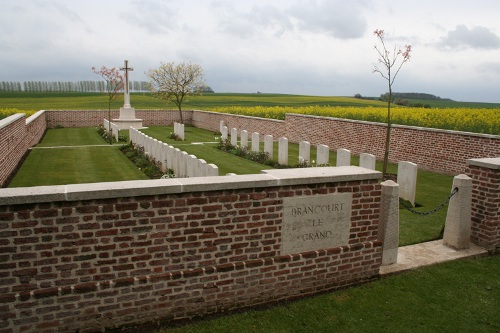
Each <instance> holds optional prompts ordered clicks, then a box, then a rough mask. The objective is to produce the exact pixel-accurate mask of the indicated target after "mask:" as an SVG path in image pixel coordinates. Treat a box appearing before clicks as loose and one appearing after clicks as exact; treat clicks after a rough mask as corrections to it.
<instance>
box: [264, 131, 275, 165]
mask: <svg viewBox="0 0 500 333" xmlns="http://www.w3.org/2000/svg"><path fill="white" fill-rule="evenodd" d="M264 152H266V153H267V154H268V155H269V158H270V159H271V160H272V159H273V136H272V135H269V134H268V135H264Z"/></svg>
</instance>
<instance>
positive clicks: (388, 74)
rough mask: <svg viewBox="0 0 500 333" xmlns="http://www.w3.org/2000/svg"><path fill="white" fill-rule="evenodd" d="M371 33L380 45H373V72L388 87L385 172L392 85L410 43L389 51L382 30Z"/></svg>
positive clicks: (386, 156)
mask: <svg viewBox="0 0 500 333" xmlns="http://www.w3.org/2000/svg"><path fill="white" fill-rule="evenodd" d="M373 34H374V35H375V36H376V37H377V38H378V40H379V42H380V46H378V45H375V50H376V51H377V53H378V56H379V57H378V66H377V65H374V69H373V73H379V74H380V75H381V76H382V77H383V78H384V79H385V80H386V81H387V84H388V87H389V99H388V100H387V132H386V137H385V151H384V166H383V168H382V173H383V174H384V175H385V174H386V173H387V164H388V161H389V149H390V143H391V127H392V120H391V102H392V85H393V83H394V80H395V79H396V76H397V75H398V73H399V70H400V69H401V67H403V65H404V64H405V63H406V62H408V61H410V53H411V45H405V47H404V49H401V48H399V47H397V46H395V47H394V49H393V51H392V52H391V51H389V50H388V49H387V47H386V45H385V41H384V30H379V29H376V30H375V31H374V32H373Z"/></svg>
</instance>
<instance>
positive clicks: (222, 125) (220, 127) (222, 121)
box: [219, 120, 224, 134]
mask: <svg viewBox="0 0 500 333" xmlns="http://www.w3.org/2000/svg"><path fill="white" fill-rule="evenodd" d="M223 127H224V120H221V121H220V122H219V132H221V134H222V128H223Z"/></svg>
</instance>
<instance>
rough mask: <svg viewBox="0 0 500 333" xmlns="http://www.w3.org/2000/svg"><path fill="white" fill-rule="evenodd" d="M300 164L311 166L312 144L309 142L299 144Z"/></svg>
mask: <svg viewBox="0 0 500 333" xmlns="http://www.w3.org/2000/svg"><path fill="white" fill-rule="evenodd" d="M299 163H300V164H307V165H311V144H310V143H309V142H307V141H300V142H299Z"/></svg>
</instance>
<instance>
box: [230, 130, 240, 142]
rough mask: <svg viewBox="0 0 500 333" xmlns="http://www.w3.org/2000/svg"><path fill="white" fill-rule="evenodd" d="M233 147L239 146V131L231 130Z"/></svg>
mask: <svg viewBox="0 0 500 333" xmlns="http://www.w3.org/2000/svg"><path fill="white" fill-rule="evenodd" d="M231 145H233V146H237V145H238V129H236V128H231Z"/></svg>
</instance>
